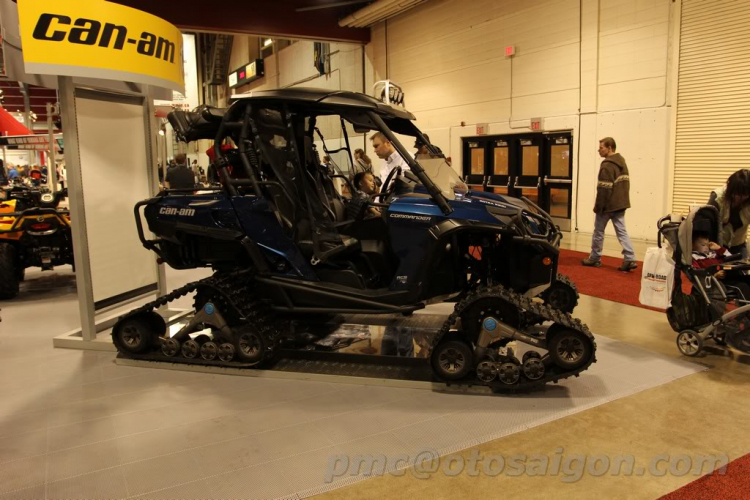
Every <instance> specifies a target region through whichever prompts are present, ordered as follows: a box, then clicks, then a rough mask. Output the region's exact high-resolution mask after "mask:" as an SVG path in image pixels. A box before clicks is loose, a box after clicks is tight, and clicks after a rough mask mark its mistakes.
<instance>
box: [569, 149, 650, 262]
mask: <svg viewBox="0 0 750 500" xmlns="http://www.w3.org/2000/svg"><path fill="white" fill-rule="evenodd" d="M616 149H617V144H616V143H615V140H614V139H613V138H611V137H605V138H604V139H602V140H601V141H599V156H601V157H602V158H604V160H603V161H602V164H601V167H599V180H598V182H597V185H596V202H595V203H594V213H596V219H595V221H594V235H593V237H592V238H591V254H590V255H589V256H588V257H586V258H585V259H583V262H582V264H583V265H584V266H593V267H599V266H601V265H602V262H601V258H602V247H603V246H604V230H605V229H606V228H607V223H608V222H609V221H610V220H611V221H612V225H613V226H614V227H615V233H616V234H617V239H618V240H619V242H620V245H622V254H623V257H624V259H623V262H622V265H621V266H620V267H619V268H618V269H619V270H620V271H624V272H628V271H632V270H633V269H636V268H637V267H638V264H637V263H636V260H635V252H634V251H633V243H631V241H630V237H629V236H628V231H627V229H626V228H625V210H627V209H628V208H630V174H629V173H628V166H627V164H626V163H625V158H623V157H622V155H621V154H620V153H616V152H615V150H616Z"/></svg>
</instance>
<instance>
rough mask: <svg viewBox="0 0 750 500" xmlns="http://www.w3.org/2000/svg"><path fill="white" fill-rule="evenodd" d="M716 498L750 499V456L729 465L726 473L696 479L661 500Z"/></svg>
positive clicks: (715, 473) (716, 473) (715, 472)
mask: <svg viewBox="0 0 750 500" xmlns="http://www.w3.org/2000/svg"><path fill="white" fill-rule="evenodd" d="M714 498H726V499H738V500H739V499H747V498H750V455H745V456H744V457H741V458H738V459H737V460H734V461H732V462H729V465H727V468H726V473H725V474H720V473H718V471H714V472H713V473H711V474H709V475H707V476H703V477H702V478H700V479H696V480H695V481H693V482H692V483H690V484H687V485H685V486H683V487H682V488H680V489H679V490H677V491H673V492H672V493H670V494H669V495H664V496H663V497H661V499H660V500H683V499H690V500H713V499H714Z"/></svg>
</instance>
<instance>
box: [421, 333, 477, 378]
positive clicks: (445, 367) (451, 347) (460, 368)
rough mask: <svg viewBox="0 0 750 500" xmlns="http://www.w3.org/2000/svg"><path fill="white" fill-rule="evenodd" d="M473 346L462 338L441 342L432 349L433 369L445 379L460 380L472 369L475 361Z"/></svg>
mask: <svg viewBox="0 0 750 500" xmlns="http://www.w3.org/2000/svg"><path fill="white" fill-rule="evenodd" d="M473 357H474V355H473V353H472V350H471V347H469V345H468V344H467V343H466V342H462V341H460V340H448V341H445V342H441V343H440V344H438V345H437V347H435V349H434V350H433V351H432V356H431V360H432V369H433V370H435V373H436V374H437V376H438V377H440V378H441V379H444V380H459V379H462V378H464V377H465V376H466V375H468V373H469V372H470V371H471V368H472V366H473V365H474V363H473Z"/></svg>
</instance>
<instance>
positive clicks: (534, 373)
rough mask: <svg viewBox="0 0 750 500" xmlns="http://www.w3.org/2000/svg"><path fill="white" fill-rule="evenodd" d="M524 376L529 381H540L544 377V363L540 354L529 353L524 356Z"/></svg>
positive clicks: (522, 367)
mask: <svg viewBox="0 0 750 500" xmlns="http://www.w3.org/2000/svg"><path fill="white" fill-rule="evenodd" d="M521 370H522V371H523V374H524V376H526V378H527V379H529V380H539V379H540V378H542V377H544V371H545V369H544V362H543V361H542V357H541V356H540V355H539V353H538V352H535V351H529V352H527V353H526V354H524V355H523V365H522V366H521Z"/></svg>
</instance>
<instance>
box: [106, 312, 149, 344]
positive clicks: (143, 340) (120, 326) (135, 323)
mask: <svg viewBox="0 0 750 500" xmlns="http://www.w3.org/2000/svg"><path fill="white" fill-rule="evenodd" d="M112 337H114V339H113V340H114V342H115V345H116V346H117V347H119V348H120V349H123V350H125V351H127V352H129V353H131V354H139V353H142V352H145V351H147V350H148V349H150V348H151V346H152V345H153V343H154V338H156V337H155V334H154V330H153V326H152V321H151V319H150V318H149V316H147V315H143V314H138V315H136V316H133V317H130V318H127V319H125V320H124V321H120V322H118V323H117V324H116V325H115V327H114V328H113V329H112Z"/></svg>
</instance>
